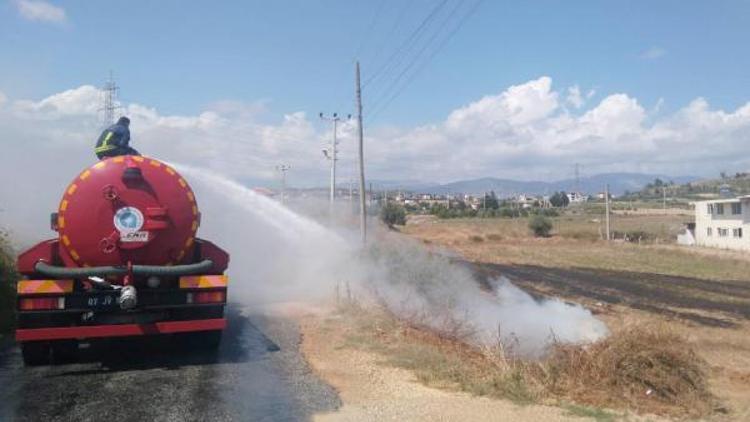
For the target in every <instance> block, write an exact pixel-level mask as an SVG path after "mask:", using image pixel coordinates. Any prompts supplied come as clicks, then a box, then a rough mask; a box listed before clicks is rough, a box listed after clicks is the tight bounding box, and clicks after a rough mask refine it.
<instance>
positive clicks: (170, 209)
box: [57, 156, 200, 267]
mask: <svg viewBox="0 0 750 422" xmlns="http://www.w3.org/2000/svg"><path fill="white" fill-rule="evenodd" d="M199 224H200V213H199V212H198V205H197V203H196V200H195V195H194V194H193V191H192V190H191V189H190V186H189V185H188V184H187V182H186V181H185V179H183V178H182V176H180V174H179V173H177V171H175V170H174V169H173V168H172V167H170V166H168V165H166V164H165V163H163V162H161V161H158V160H155V159H153V158H148V157H141V156H120V157H113V158H109V159H106V160H103V161H100V162H98V163H96V164H94V165H93V166H91V167H90V168H88V169H86V170H84V171H83V172H82V173H81V174H79V175H78V177H76V179H75V180H73V182H71V184H70V185H69V186H68V188H67V189H66V190H65V194H64V195H63V198H62V200H61V201H60V208H59V211H58V217H57V231H58V232H59V236H60V245H61V246H62V247H61V252H60V254H61V258H62V259H63V261H65V263H66V265H71V266H73V265H74V266H83V267H86V266H103V265H127V264H128V263H132V264H140V265H174V264H178V263H182V262H186V261H189V260H190V257H191V256H192V251H193V247H194V242H195V233H196V230H197V229H198V225H199Z"/></svg>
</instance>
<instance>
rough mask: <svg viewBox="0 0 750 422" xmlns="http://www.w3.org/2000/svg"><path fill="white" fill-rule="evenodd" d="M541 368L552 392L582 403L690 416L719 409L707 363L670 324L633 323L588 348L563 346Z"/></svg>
mask: <svg viewBox="0 0 750 422" xmlns="http://www.w3.org/2000/svg"><path fill="white" fill-rule="evenodd" d="M541 368H542V369H543V370H544V371H543V374H544V375H545V376H546V379H545V386H546V387H547V389H548V390H549V391H550V392H551V393H553V394H555V395H558V396H563V397H568V398H570V399H572V400H575V401H576V402H579V403H586V404H593V405H596V406H608V407H625V408H628V409H634V410H637V411H639V412H651V413H657V414H664V415H678V416H688V417H701V416H705V415H708V414H710V413H711V412H712V411H713V410H714V409H715V408H716V400H715V398H714V397H713V395H712V394H711V393H710V392H709V389H708V383H707V381H706V379H707V375H706V373H707V370H708V366H707V364H706V362H705V361H704V360H703V359H701V358H700V357H699V356H698V355H697V354H696V353H695V351H694V350H693V348H692V347H691V346H690V344H689V343H688V342H687V341H686V340H685V339H684V338H683V337H682V336H680V335H678V334H676V333H675V332H674V331H672V330H670V329H668V328H666V327H656V328H654V327H632V328H629V329H626V330H624V331H622V332H619V333H615V334H614V335H612V336H610V337H608V338H606V339H604V340H602V341H599V342H597V343H594V344H592V345H590V346H587V347H582V346H571V345H558V346H556V347H555V348H554V349H553V351H552V354H551V355H550V357H549V358H548V359H547V360H546V361H545V362H544V363H543V364H542V365H541Z"/></svg>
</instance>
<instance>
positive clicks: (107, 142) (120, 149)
mask: <svg viewBox="0 0 750 422" xmlns="http://www.w3.org/2000/svg"><path fill="white" fill-rule="evenodd" d="M94 152H95V153H96V157H97V158H98V159H100V160H103V159H105V158H107V157H116V156H118V155H141V154H139V153H138V151H136V150H135V149H133V148H131V147H130V119H128V118H127V117H125V116H122V117H120V118H119V119H118V120H117V123H115V124H113V125H112V126H110V127H108V128H106V129H104V132H102V134H101V135H99V139H97V141H96V148H95V149H94Z"/></svg>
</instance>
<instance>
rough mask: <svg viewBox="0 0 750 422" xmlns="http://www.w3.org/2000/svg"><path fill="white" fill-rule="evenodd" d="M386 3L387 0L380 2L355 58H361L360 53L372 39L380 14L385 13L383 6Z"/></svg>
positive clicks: (355, 53)
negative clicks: (371, 35)
mask: <svg viewBox="0 0 750 422" xmlns="http://www.w3.org/2000/svg"><path fill="white" fill-rule="evenodd" d="M385 2H386V0H381V1H380V2H378V6H377V9H376V10H375V14H373V15H372V19H370V24H369V25H368V26H367V30H365V34H364V36H363V37H362V40H361V41H360V42H359V46H357V50H356V51H355V52H354V57H359V53H360V52H361V51H362V48H364V46H365V45H366V44H367V41H368V40H369V39H370V34H371V33H372V30H373V29H375V24H376V23H377V21H378V18H379V17H380V14H381V13H382V12H383V6H384V5H385Z"/></svg>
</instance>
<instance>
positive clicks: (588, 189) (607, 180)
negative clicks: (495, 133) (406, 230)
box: [373, 173, 698, 197]
mask: <svg viewBox="0 0 750 422" xmlns="http://www.w3.org/2000/svg"><path fill="white" fill-rule="evenodd" d="M656 178H660V179H661V180H664V181H673V182H674V183H676V184H683V183H688V182H692V181H695V180H698V178H697V177H692V176H678V177H670V176H664V175H657V174H644V173H604V174H597V175H594V176H589V177H582V178H581V180H580V184H579V185H580V190H581V191H582V192H583V193H586V194H590V195H593V194H596V193H598V192H601V191H603V190H604V185H606V184H609V189H610V192H612V194H613V195H622V194H623V193H625V191H630V192H634V191H639V190H641V189H643V188H644V187H645V186H646V185H647V184H648V183H650V182H653V181H654V179H656ZM373 186H375V187H377V188H378V189H403V190H407V191H415V192H421V193H432V194H447V193H465V194H482V193H484V192H489V191H495V193H496V194H497V195H498V196H501V197H503V196H510V195H515V194H521V193H525V194H530V195H545V194H551V193H553V192H557V191H566V192H570V191H572V190H574V189H575V188H576V182H575V179H564V180H559V181H554V182H541V181H521V180H511V179H498V178H494V177H483V178H480V179H471V180H460V181H456V182H451V183H446V184H442V185H441V184H429V183H419V182H413V181H410V182H397V181H377V182H376V181H373Z"/></svg>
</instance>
